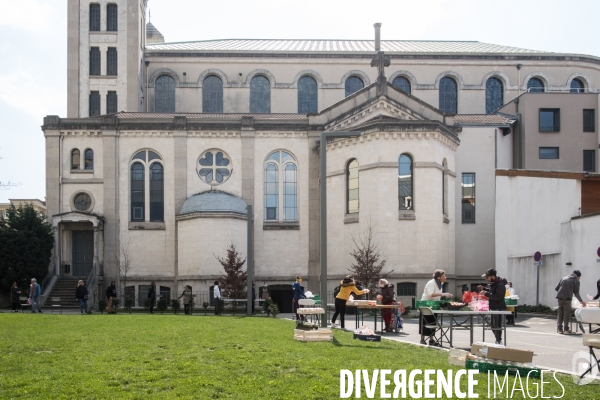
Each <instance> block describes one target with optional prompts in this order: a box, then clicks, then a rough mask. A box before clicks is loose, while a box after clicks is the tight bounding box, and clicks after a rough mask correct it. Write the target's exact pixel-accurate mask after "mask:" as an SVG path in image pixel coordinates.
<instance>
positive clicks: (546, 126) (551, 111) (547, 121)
mask: <svg viewBox="0 0 600 400" xmlns="http://www.w3.org/2000/svg"><path fill="white" fill-rule="evenodd" d="M558 131H560V109H558V108H541V109H540V132H558Z"/></svg>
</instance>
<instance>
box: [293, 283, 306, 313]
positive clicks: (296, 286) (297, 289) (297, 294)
mask: <svg viewBox="0 0 600 400" xmlns="http://www.w3.org/2000/svg"><path fill="white" fill-rule="evenodd" d="M301 283H302V277H301V276H297V277H296V282H294V283H292V289H293V290H294V314H296V321H298V320H300V319H302V320H304V317H303V316H302V317H300V315H298V300H300V299H305V298H306V295H305V294H304V290H302V286H301V285H300V284H301Z"/></svg>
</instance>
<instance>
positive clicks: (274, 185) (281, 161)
mask: <svg viewBox="0 0 600 400" xmlns="http://www.w3.org/2000/svg"><path fill="white" fill-rule="evenodd" d="M281 175H283V176H281ZM297 177H298V166H297V165H296V160H295V159H294V157H293V156H292V155H291V154H290V153H288V152H287V151H282V150H277V151H275V152H273V153H271V154H269V156H268V157H267V159H266V160H265V221H272V222H276V221H277V222H279V221H283V222H294V221H297V220H298V191H297V181H298V179H297ZM279 193H283V196H279ZM281 208H283V218H281V215H280V213H279V210H280V209H281Z"/></svg>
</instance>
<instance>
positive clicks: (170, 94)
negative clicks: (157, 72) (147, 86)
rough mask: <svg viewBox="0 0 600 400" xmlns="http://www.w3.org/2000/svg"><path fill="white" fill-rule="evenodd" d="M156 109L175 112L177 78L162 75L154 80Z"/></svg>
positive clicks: (157, 110)
mask: <svg viewBox="0 0 600 400" xmlns="http://www.w3.org/2000/svg"><path fill="white" fill-rule="evenodd" d="M154 111H155V112H166V113H174V112H175V79H173V78H171V77H170V76H169V75H161V76H159V77H158V78H157V79H156V81H155V82H154Z"/></svg>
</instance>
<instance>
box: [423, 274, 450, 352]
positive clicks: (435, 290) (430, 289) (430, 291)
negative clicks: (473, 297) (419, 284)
mask: <svg viewBox="0 0 600 400" xmlns="http://www.w3.org/2000/svg"><path fill="white" fill-rule="evenodd" d="M444 282H446V271H444V270H441V269H438V270H436V271H435V272H434V273H433V279H432V280H430V281H429V282H427V284H426V285H425V289H424V290H423V296H421V300H442V299H444V298H447V299H449V298H451V297H452V294H451V293H443V292H442V288H443V287H444ZM423 318H424V319H425V323H426V325H431V324H434V323H435V317H434V316H431V315H424V316H423ZM419 333H421V334H422V335H423V336H429V345H430V346H436V345H439V344H437V343H436V342H435V340H434V339H433V335H434V334H435V330H434V329H429V328H425V327H422V326H421V324H419ZM423 336H422V337H423ZM421 344H425V340H423V341H421Z"/></svg>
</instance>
